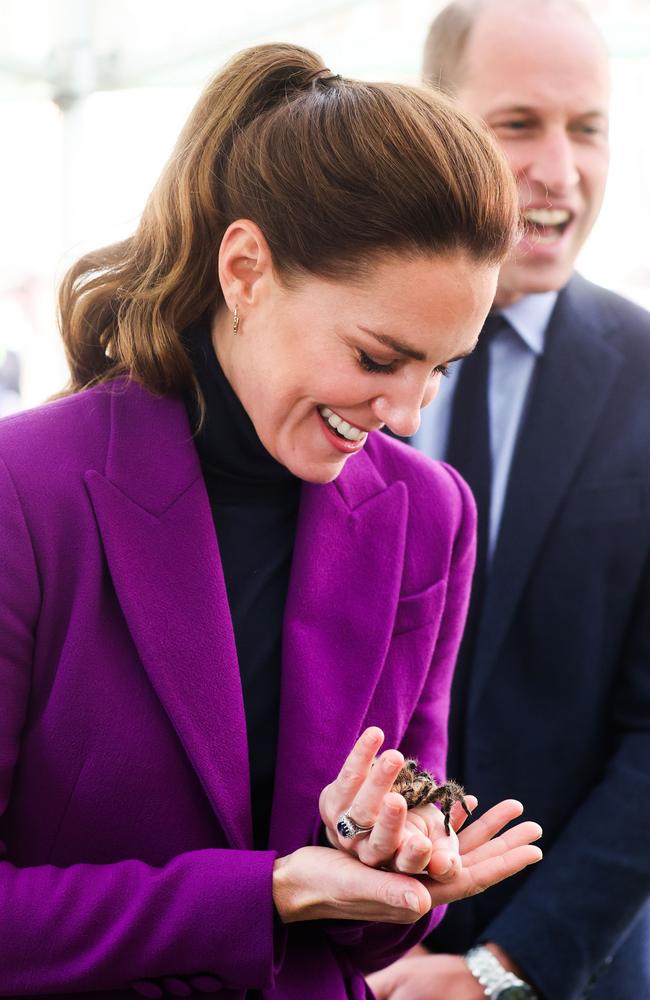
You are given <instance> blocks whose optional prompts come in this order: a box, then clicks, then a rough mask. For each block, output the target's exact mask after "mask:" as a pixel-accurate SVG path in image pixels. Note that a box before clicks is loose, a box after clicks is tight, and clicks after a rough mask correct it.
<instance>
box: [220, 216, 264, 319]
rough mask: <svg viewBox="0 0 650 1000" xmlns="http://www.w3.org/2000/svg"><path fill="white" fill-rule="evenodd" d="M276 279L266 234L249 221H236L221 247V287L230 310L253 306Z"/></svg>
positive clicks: (228, 229)
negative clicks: (271, 280)
mask: <svg viewBox="0 0 650 1000" xmlns="http://www.w3.org/2000/svg"><path fill="white" fill-rule="evenodd" d="M272 276H273V264H272V258H271V251H270V250H269V245H268V243H267V242H266V238H265V236H264V233H263V232H262V230H261V229H260V227H259V226H258V225H256V223H254V222H252V221H251V220H250V219H237V220H236V221H235V222H231V223H230V225H229V226H228V228H227V229H226V231H225V233H224V236H223V239H222V241H221V246H220V247H219V284H220V285H221V290H222V292H223V297H224V300H225V303H226V306H227V308H228V309H229V310H230V311H231V312H232V311H234V308H235V306H236V305H238V306H239V308H240V309H241V308H242V306H244V307H246V306H247V305H254V304H255V301H256V298H257V297H258V296H259V295H260V294H261V293H262V290H263V288H264V287H265V285H266V284H267V282H268V280H269V278H272Z"/></svg>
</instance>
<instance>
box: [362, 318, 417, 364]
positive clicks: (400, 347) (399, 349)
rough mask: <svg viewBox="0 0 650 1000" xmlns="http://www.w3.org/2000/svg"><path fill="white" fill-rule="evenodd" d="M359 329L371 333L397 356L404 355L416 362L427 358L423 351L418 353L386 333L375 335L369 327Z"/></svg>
mask: <svg viewBox="0 0 650 1000" xmlns="http://www.w3.org/2000/svg"><path fill="white" fill-rule="evenodd" d="M359 329H360V330H363V332H364V333H369V334H370V336H371V337H374V338H375V340H376V341H378V342H379V343H380V344H383V346H384V347H390V349H391V351H395V353H396V354H403V355H404V356H405V357H407V358H413V359H414V360H415V361H425V360H426V357H427V356H426V354H424V352H423V351H416V349H415V348H414V347H409V346H408V344H402V343H401V342H400V341H399V340H395V339H394V338H393V337H388V336H387V335H386V334H385V333H375V331H374V330H369V329H368V327H367V326H360V327H359Z"/></svg>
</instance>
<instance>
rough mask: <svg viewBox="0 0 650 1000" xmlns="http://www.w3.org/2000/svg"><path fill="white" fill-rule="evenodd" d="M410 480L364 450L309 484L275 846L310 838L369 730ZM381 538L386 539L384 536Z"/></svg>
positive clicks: (293, 586)
mask: <svg viewBox="0 0 650 1000" xmlns="http://www.w3.org/2000/svg"><path fill="white" fill-rule="evenodd" d="M406 515H407V494H406V488H405V486H404V484H403V483H401V482H396V483H393V485H392V486H390V487H389V488H386V484H385V482H384V481H383V480H382V479H381V478H380V477H379V475H378V473H377V472H376V470H375V467H374V465H373V464H372V461H371V459H370V458H369V456H368V455H366V454H365V453H363V452H362V453H361V454H360V455H357V456H355V457H354V458H351V459H350V460H349V461H348V463H347V465H346V466H345V469H344V471H343V472H342V473H341V475H340V476H339V478H338V479H337V480H336V481H335V482H334V483H330V484H328V485H326V486H319V485H310V484H305V486H304V487H303V492H302V497H301V505H300V514H299V520H298V530H297V535H296V542H295V548H294V556H293V564H292V572H291V580H290V585H289V594H288V598H287V606H286V612H285V619H284V637H283V665H282V690H281V708H280V731H279V743H278V758H277V770H276V795H275V797H274V805H273V813H272V819H271V841H270V842H271V844H272V845H273V847H274V848H275V849H277V850H279V851H281V852H287V851H291V850H294V849H296V848H297V847H300V846H301V845H304V844H305V843H309V842H310V840H311V837H312V836H313V833H314V823H315V811H316V810H317V808H318V796H319V793H320V791H321V789H322V788H323V787H324V786H325V785H326V784H328V783H329V782H330V781H332V780H333V778H334V777H335V776H336V774H337V772H338V770H339V768H340V766H341V764H342V763H343V760H344V759H345V757H346V756H347V754H348V752H349V751H350V750H351V748H352V744H351V735H350V734H353V733H354V734H358V733H360V732H361V730H362V728H363V726H364V724H366V723H372V722H373V720H372V719H368V720H366V713H367V710H368V706H369V703H370V700H371V697H372V693H373V691H374V688H375V685H376V683H377V680H378V678H379V675H380V673H381V669H382V666H383V663H384V660H385V657H386V654H387V652H388V647H389V643H390V636H391V631H392V623H393V619H394V615H395V609H396V606H397V601H398V597H399V590H400V582H401V576H402V567H403V558H404V543H405V532H406ZM378 538H381V544H378V542H377V540H378Z"/></svg>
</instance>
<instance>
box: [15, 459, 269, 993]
mask: <svg viewBox="0 0 650 1000" xmlns="http://www.w3.org/2000/svg"><path fill="white" fill-rule="evenodd" d="M0 553H1V564H2V572H1V573H0V635H1V639H0V837H2V838H3V841H8V840H9V838H8V837H7V832H6V831H7V827H8V825H9V823H10V794H11V786H12V780H13V776H14V772H15V769H16V764H17V761H18V754H19V746H20V737H21V731H22V729H23V726H24V724H25V721H26V719H27V715H28V712H29V692H30V673H31V669H32V667H31V664H32V659H33V646H34V642H35V636H36V635H37V628H38V618H39V609H40V603H41V593H40V586H39V573H38V566H37V561H36V559H35V556H34V552H33V549H32V545H31V542H30V536H29V531H28V528H27V524H26V521H25V518H24V516H23V513H22V509H21V505H20V501H19V497H18V495H17V492H16V490H15V489H14V486H13V483H12V481H11V478H10V476H9V473H8V471H7V469H6V466H5V465H4V463H3V462H2V460H0ZM274 860H275V855H274V854H273V853H271V852H252V851H250V852H248V851H230V850H219V849H215V850H199V851H193V852H188V853H186V854H182V855H179V856H178V857H176V858H174V859H172V860H171V861H170V862H169V863H168V864H166V865H164V866H163V867H160V868H154V867H152V866H150V865H147V864H144V863H142V862H141V861H138V860H125V861H121V862H119V863H115V864H107V865H91V864H75V865H72V866H70V867H68V868H58V867H54V866H52V865H41V866H37V867H20V868H19V867H16V866H15V865H13V864H12V862H11V857H10V851H8V849H7V846H6V843H4V842H2V841H0V927H2V933H1V934H0V994H2V995H14V994H19V995H24V994H26V995H30V994H50V993H65V994H66V995H68V994H70V993H77V992H82V991H96V990H110V989H123V988H128V987H129V986H131V985H132V984H133V983H134V982H136V981H139V980H142V979H152V978H154V979H155V978H156V977H158V976H170V975H171V976H174V975H179V976H183V975H188V976H190V977H191V976H193V975H198V974H210V975H211V976H212V977H213V980H214V981H216V983H217V987H218V984H219V983H222V984H223V985H224V986H225V987H227V988H234V989H241V988H247V987H248V988H260V989H264V988H268V987H270V986H271V985H272V983H273V977H274V970H275V969H276V968H277V963H278V960H279V958H280V957H281V953H282V949H283V946H284V934H285V931H284V928H282V927H281V926H280V925H279V923H277V922H276V920H275V917H274V910H273V904H272V872H273V862H274ZM224 942H228V946H227V947H224Z"/></svg>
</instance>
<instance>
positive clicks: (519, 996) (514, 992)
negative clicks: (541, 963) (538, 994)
mask: <svg viewBox="0 0 650 1000" xmlns="http://www.w3.org/2000/svg"><path fill="white" fill-rule="evenodd" d="M534 996H535V994H534V993H533V991H532V989H531V988H530V986H528V985H527V984H526V983H522V984H521V986H504V988H503V989H502V990H499V992H498V993H497V995H496V1000H530V998H531V997H534Z"/></svg>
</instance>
